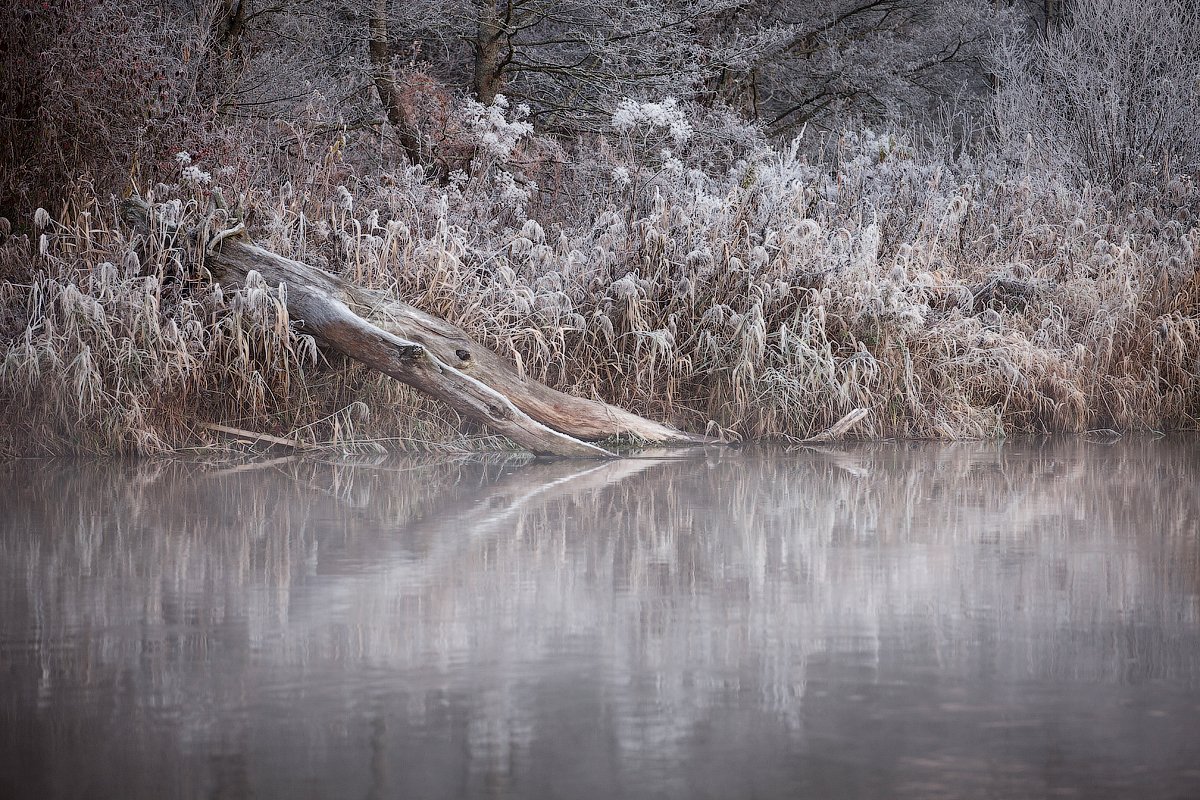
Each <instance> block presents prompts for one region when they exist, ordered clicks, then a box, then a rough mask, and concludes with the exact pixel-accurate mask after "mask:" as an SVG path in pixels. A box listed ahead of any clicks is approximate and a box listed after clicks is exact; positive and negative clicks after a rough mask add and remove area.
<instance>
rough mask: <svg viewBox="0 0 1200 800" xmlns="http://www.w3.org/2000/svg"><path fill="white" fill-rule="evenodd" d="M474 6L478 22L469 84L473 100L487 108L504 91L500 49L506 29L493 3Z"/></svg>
mask: <svg viewBox="0 0 1200 800" xmlns="http://www.w3.org/2000/svg"><path fill="white" fill-rule="evenodd" d="M476 6H477V7H478V9H479V22H478V24H477V27H476V29H475V70H474V75H473V76H472V81H471V84H472V88H473V89H474V90H475V99H476V100H478V101H479V102H481V103H483V104H484V105H485V106H490V105H491V104H492V101H493V100H495V99H496V95H498V94H500V92H501V90H502V89H503V88H504V73H503V70H502V69H501V63H500V60H501V52H500V48H501V45H502V44H503V38H504V32H505V26H504V24H503V23H502V22H501V21H500V16H499V14H498V13H497V10H496V3H495V1H494V0H480V1H479V2H477V3H476Z"/></svg>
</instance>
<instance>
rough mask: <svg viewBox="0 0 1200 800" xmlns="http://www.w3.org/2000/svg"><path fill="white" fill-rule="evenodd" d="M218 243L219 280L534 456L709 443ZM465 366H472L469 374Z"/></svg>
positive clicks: (259, 251) (132, 206)
mask: <svg viewBox="0 0 1200 800" xmlns="http://www.w3.org/2000/svg"><path fill="white" fill-rule="evenodd" d="M125 212H126V216H127V218H128V219H129V220H130V221H131V222H133V223H134V224H135V225H137V226H139V227H141V228H143V229H148V228H151V227H152V226H151V225H150V224H149V217H150V208H149V206H148V205H147V204H146V203H145V202H144V201H142V200H140V199H139V198H134V199H131V200H129V201H127V202H126V204H125ZM189 233H190V234H191V235H196V232H189ZM216 245H217V246H216V247H213V248H212V249H210V250H209V251H208V254H207V256H206V261H205V263H206V265H207V267H208V269H209V271H210V272H212V274H213V277H215V278H216V279H217V280H220V281H227V282H242V281H244V280H245V279H246V276H247V275H248V274H249V273H250V272H257V273H258V274H260V275H261V276H262V277H263V278H264V279H266V280H267V282H268V283H271V284H276V285H277V284H280V283H282V284H285V285H286V287H287V290H286V298H287V307H288V313H289V314H290V315H291V316H292V317H293V318H295V319H297V320H299V321H300V322H301V323H302V325H303V327H304V330H305V331H306V332H308V333H310V334H312V335H313V336H314V337H315V338H317V339H319V340H320V341H321V342H323V343H324V344H326V345H327V346H329V347H331V348H333V349H334V350H337V351H338V352H340V353H342V354H344V355H346V356H349V357H350V358H353V359H354V360H356V361H359V362H361V363H363V364H366V365H367V366H369V367H371V368H373V369H376V370H379V371H380V372H383V373H385V374H387V375H390V376H391V377H393V378H396V379H397V380H399V381H401V382H402V383H405V384H407V385H409V386H412V387H413V388H415V389H417V390H419V391H422V392H424V393H426V394H428V395H430V396H432V397H435V398H437V399H438V400H441V401H442V402H444V403H446V404H447V405H448V406H450V407H451V408H453V409H455V410H456V411H458V412H459V413H460V414H462V415H463V416H464V417H466V418H467V419H470V420H473V421H476V422H481V423H483V424H485V425H487V426H488V427H489V428H491V429H492V430H494V431H496V432H497V433H501V434H503V435H505V436H507V437H509V438H510V439H512V440H513V441H514V442H516V443H517V444H518V445H520V446H521V447H525V448H527V449H529V450H531V451H533V452H534V453H538V454H542V455H557V456H574V457H591V458H596V457H611V456H612V453H609V452H608V451H607V450H604V449H603V448H600V447H597V446H596V445H593V444H589V443H587V442H584V441H581V440H580V439H581V438H595V439H599V438H604V437H607V436H612V435H617V434H632V435H635V436H639V437H641V438H643V439H647V440H649V441H654V442H663V443H694V442H699V441H704V440H705V438H704V437H697V436H693V435H690V434H685V433H682V432H680V431H677V430H675V429H673V428H670V427H668V426H665V425H661V424H659V423H655V422H651V421H650V420H646V419H643V418H641V417H638V416H636V415H633V414H630V413H629V412H627V411H624V410H622V409H618V408H615V407H613V406H608V405H606V404H604V403H597V402H594V401H588V400H582V399H579V398H573V397H571V396H570V395H566V394H563V393H561V392H556V391H554V390H553V389H550V388H549V387H547V386H544V385H543V384H540V383H537V382H536V381H532V380H529V379H522V378H521V377H519V376H518V375H517V374H516V372H515V371H514V370H513V369H512V368H511V367H509V366H508V365H507V364H505V363H504V361H503V360H502V359H500V358H499V357H498V356H496V355H495V354H494V353H491V352H490V351H488V350H487V349H486V348H484V347H482V346H481V345H479V344H477V343H476V342H474V341H472V340H471V339H469V338H468V337H467V336H466V335H465V334H464V333H463V332H462V331H461V330H459V329H458V328H456V327H455V326H453V325H450V324H449V323H447V322H445V321H443V320H439V319H437V318H436V317H432V316H430V315H428V314H424V313H423V312H420V311H418V310H417V309H415V308H412V307H411V306H406V305H404V304H402V303H397V302H395V301H390V300H387V299H386V298H385V297H384V296H383V295H381V294H379V293H375V292H370V291H368V290H366V289H363V288H361V287H357V286H354V285H353V284H350V283H349V282H347V281H345V280H342V279H341V278H339V277H337V276H335V275H332V274H330V273H328V272H326V271H324V270H322V269H319V268H317V267H312V266H309V265H307V264H303V263H301V262H298V261H293V260H291V259H288V258H284V257H283V256H280V255H278V254H276V253H272V252H270V251H269V250H266V249H264V248H261V247H258V246H256V245H253V244H250V243H249V242H247V241H245V240H243V239H241V238H234V237H228V236H226V237H223V238H221V239H219V240H218V241H217V242H216ZM351 305H353V306H354V307H355V308H356V309H359V310H361V311H363V312H364V313H366V312H374V313H375V314H376V315H377V316H382V317H383V318H384V319H386V320H387V326H388V329H384V328H383V327H381V326H379V325H376V324H374V323H372V322H370V321H368V320H367V319H365V318H364V317H363V316H360V315H359V314H358V313H356V312H355V311H354V310H352V309H351V307H350V306H351ZM400 334H403V335H400ZM460 366H465V367H467V368H468V369H469V370H470V373H471V374H468V372H467V371H465V370H463V369H460V368H459V367H460ZM522 406H524V408H525V409H529V410H528V411H527V410H524V409H523V408H522ZM589 415H594V416H595V417H596V419H592V418H591V416H589Z"/></svg>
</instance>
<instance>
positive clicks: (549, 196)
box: [0, 0, 1200, 452]
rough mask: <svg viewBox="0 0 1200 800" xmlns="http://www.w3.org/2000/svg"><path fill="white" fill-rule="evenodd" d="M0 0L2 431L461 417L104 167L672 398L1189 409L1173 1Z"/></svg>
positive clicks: (755, 415)
mask: <svg viewBox="0 0 1200 800" xmlns="http://www.w3.org/2000/svg"><path fill="white" fill-rule="evenodd" d="M9 5H10V9H9V11H10V12H11V13H8V14H7V16H8V17H10V18H11V19H12V20H13V22H12V24H10V25H7V26H4V27H3V28H2V29H0V47H2V48H3V49H2V51H0V52H2V58H3V69H0V216H3V217H4V220H3V221H0V236H2V237H3V241H2V242H0V281H2V283H0V309H2V310H0V405H2V406H3V407H4V412H5V419H6V420H7V423H6V427H5V429H4V433H3V435H2V436H3V442H0V448H2V449H6V450H8V451H18V450H19V451H26V450H35V451H36V450H41V451H62V450H73V449H80V448H82V449H87V450H95V451H104V452H109V451H113V450H138V451H150V450H156V449H161V448H164V447H179V446H184V445H187V444H193V443H195V442H197V441H198V440H201V439H202V438H203V434H202V433H201V432H200V431H199V429H198V427H197V422H199V421H220V422H229V423H233V424H236V425H238V426H243V427H251V428H255V429H259V430H269V431H272V432H284V433H288V434H291V435H295V436H300V437H303V438H307V439H310V440H312V441H319V442H339V443H343V444H345V443H347V442H358V443H359V444H360V445H361V444H362V443H363V442H365V441H376V442H379V441H384V440H390V441H392V442H395V443H406V442H408V443H411V442H415V441H420V442H425V443H438V444H439V445H440V446H445V445H446V443H447V442H450V441H454V442H457V443H458V444H460V445H462V446H466V444H467V443H466V441H465V440H463V439H462V438H461V437H462V434H463V433H467V434H471V433H472V432H471V431H470V430H469V429H468V428H466V427H464V426H463V425H461V424H460V423H459V421H458V420H456V419H455V418H453V415H450V414H448V413H447V412H445V411H443V410H441V409H438V408H436V407H434V406H433V405H431V404H428V403H426V402H425V401H422V400H419V399H418V398H416V397H415V396H413V395H411V394H410V393H409V392H407V391H406V390H402V389H399V388H397V387H396V386H395V385H392V384H390V383H388V382H386V381H385V380H381V379H378V378H376V377H373V376H370V375H367V374H365V373H363V372H360V371H358V370H356V369H354V368H352V367H350V366H348V365H346V364H344V363H341V362H338V361H337V360H336V359H333V358H332V357H330V356H327V354H325V353H323V352H322V351H321V350H320V348H319V347H317V346H316V343H314V342H313V341H312V340H311V339H309V338H307V337H306V336H305V335H304V334H303V333H302V330H301V329H300V328H299V327H298V326H297V325H296V324H295V321H293V320H289V319H288V317H287V314H286V309H285V307H284V305H283V302H282V297H283V292H284V291H285V290H281V289H279V288H278V287H273V286H267V285H264V284H261V283H255V282H254V281H251V282H249V283H248V284H247V285H245V286H241V287H221V286H217V285H215V284H213V282H212V281H211V278H210V277H209V276H208V275H207V274H206V272H205V271H204V269H203V258H202V254H201V253H200V252H198V251H197V250H196V248H195V247H194V246H193V245H191V244H189V243H185V242H181V241H173V240H163V239H152V240H151V241H147V240H146V239H145V238H144V237H137V236H134V235H133V234H132V232H130V231H129V230H127V229H125V228H123V227H122V225H121V224H120V223H119V221H118V218H117V215H116V213H115V211H114V202H113V198H114V196H120V195H123V194H127V193H128V192H130V191H137V192H139V193H142V194H144V195H151V196H152V197H153V199H154V200H155V201H157V202H158V203H160V204H162V206H161V209H162V213H163V214H164V215H165V216H166V217H168V218H171V219H174V220H176V221H180V222H191V223H194V224H196V225H197V226H200V227H204V226H208V227H209V228H211V229H214V230H215V229H218V228H220V227H222V226H224V225H226V224H231V223H228V221H227V219H226V217H225V211H223V210H222V209H220V208H218V207H217V206H215V205H214V204H213V201H212V194H213V190H215V189H220V190H221V192H222V193H223V194H224V196H225V197H227V198H230V199H231V200H232V199H237V200H238V201H239V202H237V203H235V205H238V206H239V207H240V209H239V211H238V212H237V213H239V214H240V215H241V218H242V219H243V220H244V221H245V222H246V223H247V224H248V226H249V229H250V232H251V234H252V235H253V236H254V237H255V238H257V239H259V240H261V241H262V242H263V243H264V244H266V245H267V246H269V247H271V248H274V249H276V250H278V251H279V252H281V253H283V254H285V255H288V256H290V257H292V258H297V259H301V260H306V261H309V262H311V263H314V264H316V265H319V266H323V267H325V268H328V269H332V270H334V271H341V272H343V273H345V274H347V275H348V276H350V277H352V278H353V279H354V280H356V281H361V282H363V283H366V284H369V285H372V286H375V287H377V288H381V289H385V290H388V291H391V292H394V293H395V294H396V295H397V296H398V297H399V298H401V299H404V300H405V301H407V302H411V303H413V304H415V305H418V306H420V307H422V308H424V309H426V310H428V311H431V312H434V313H437V314H441V315H444V316H446V317H447V318H449V319H451V320H452V321H455V322H456V323H458V324H459V325H461V326H463V327H464V328H466V329H468V330H469V331H470V332H472V333H473V334H474V335H476V336H477V337H478V338H479V339H481V340H482V341H485V342H486V343H488V344H489V345H490V346H492V347H493V348H494V349H496V350H497V351H498V352H500V353H502V354H503V355H505V356H507V357H509V358H510V359H512V360H513V361H514V362H516V363H517V364H518V365H519V366H520V368H521V369H523V370H526V371H527V372H528V373H529V374H532V375H535V376H537V377H539V378H541V379H544V380H547V381H548V382H550V383H552V384H554V385H556V386H558V387H560V388H563V389H566V390H569V391H572V392H576V393H580V394H583V395H586V396H598V397H603V398H604V399H606V400H609V401H613V402H617V403H621V404H624V405H627V406H629V407H630V408H632V409H633V410H635V411H638V412H640V413H645V414H648V415H652V416H657V417H660V418H663V419H665V420H669V421H672V422H674V423H675V424H677V425H680V426H683V427H688V428H691V429H695V430H705V429H707V430H709V431H710V432H722V433H725V434H726V435H730V436H742V437H758V436H777V437H802V436H805V435H808V434H809V433H812V432H813V431H816V430H820V429H822V428H824V427H826V426H827V425H829V424H830V423H831V422H832V421H834V420H837V419H839V418H840V417H842V416H843V415H845V414H846V413H848V412H850V411H853V410H854V409H865V410H867V411H868V412H870V413H869V415H868V416H867V417H866V419H865V420H864V422H863V423H861V424H860V426H859V427H858V428H856V429H855V430H856V432H857V433H860V434H864V435H872V436H887V435H905V436H940V437H977V436H995V435H1003V434H1004V433H1006V432H1013V431H1022V430H1087V429H1094V428H1107V427H1115V428H1128V427H1145V426H1174V425H1188V424H1192V422H1193V420H1194V415H1195V414H1196V411H1197V382H1196V381H1197V377H1196V376H1197V371H1198V369H1197V359H1198V358H1200V340H1198V339H1197V333H1198V329H1200V306H1198V305H1197V304H1198V303H1200V279H1198V278H1197V261H1196V255H1195V250H1196V246H1197V244H1198V243H1200V234H1198V233H1197V232H1196V229H1195V221H1194V216H1195V214H1196V213H1197V211H1198V209H1197V198H1198V196H1200V193H1198V191H1197V189H1196V187H1195V181H1196V179H1197V177H1198V173H1200V137H1198V136H1197V134H1196V130H1197V129H1196V126H1195V125H1194V120H1195V118H1196V115H1197V111H1198V106H1200V83H1198V82H1197V79H1196V77H1195V76H1196V75H1197V74H1200V30H1198V29H1197V23H1196V21H1195V18H1194V15H1192V14H1191V13H1190V10H1189V6H1188V4H1187V3H1186V2H1184V1H1183V0H1145V1H1144V2H1133V0H1073V1H1068V2H1064V3H1059V2H1054V3H1050V2H1045V3H1037V4H1032V5H1021V4H1018V5H1013V6H1005V7H1003V8H998V7H997V5H996V4H994V3H991V2H983V0H820V2H815V3H814V2H804V3H801V2H787V0H783V1H781V2H763V1H762V0H753V1H751V2H740V1H739V0H631V2H622V3H609V4H599V3H582V2H579V3H576V2H547V1H546V0H513V2H492V1H489V2H454V3H440V2H439V3H434V2H424V0H422V1H421V2H412V3H400V2H390V1H389V0H343V1H342V2H335V1H334V0H295V1H294V2H288V3H278V2H266V0H262V1H261V2H259V1H258V0H160V1H159V2H150V3H143V4H140V5H129V4H119V3H116V2H112V1H111V0H106V1H104V2H84V1H83V0H55V1H53V2H45V3H43V2H34V1H33V0H9ZM472 446H474V445H472Z"/></svg>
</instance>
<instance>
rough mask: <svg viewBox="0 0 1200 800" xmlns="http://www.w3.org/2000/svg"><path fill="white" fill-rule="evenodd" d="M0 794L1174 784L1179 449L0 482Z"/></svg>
mask: <svg viewBox="0 0 1200 800" xmlns="http://www.w3.org/2000/svg"><path fill="white" fill-rule="evenodd" d="M0 797H4V798H10V799H13V800H17V799H23V798H93V797H95V798H122V799H125V800H137V799H138V798H248V797H259V798H267V797H280V798H307V797H318V798H384V797H388V798H398V797H405V798H410V797H411V798H459V797H461V798H475V797H480V798H483V797H512V798H571V799H572V800H576V799H577V800H587V799H588V798H750V797H755V798H804V797H811V798H922V799H925V798H933V799H937V798H1005V799H1010V798H1042V797H1079V798H1109V797H1111V798H1126V797H1138V798H1142V799H1143V800H1144V799H1145V798H1196V797H1200V440H1197V439H1196V438H1195V437H1184V436H1180V437H1169V438H1163V439H1157V440H1153V439H1149V438H1133V439H1127V440H1122V441H1117V442H1094V441H1084V440H1078V439H1055V440H1028V441H1024V440H1022V441H1011V442H1003V443H994V442H993V443H962V444H930V443H888V444H878V445H853V446H849V445H848V446H837V447H833V446H829V447H821V448H815V449H814V448H810V449H801V450H796V451H793V452H788V451H785V450H782V449H754V448H750V449H746V450H724V451H722V450H698V451H681V452H677V453H647V454H643V455H641V456H639V457H636V458H630V459H625V460H621V461H617V462H613V463H603V464H598V463H589V462H566V461H558V462H538V461H532V462H531V461H527V460H524V459H520V458H515V457H514V458H500V457H496V458H491V459H453V458H441V457H427V458H423V459H408V458H390V459H376V460H364V459H350V460H344V459H332V460H328V459H276V460H273V461H271V462H266V463H262V462H250V463H245V464H237V465H233V464H213V463H204V462H196V461H180V460H163V461H142V462H117V463H100V464H81V463H75V462H13V463H9V464H3V465H0Z"/></svg>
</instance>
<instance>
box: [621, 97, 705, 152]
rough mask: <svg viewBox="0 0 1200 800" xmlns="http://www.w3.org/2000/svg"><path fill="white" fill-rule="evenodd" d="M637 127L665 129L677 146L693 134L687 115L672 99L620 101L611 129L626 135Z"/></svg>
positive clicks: (626, 99) (628, 99) (627, 99)
mask: <svg viewBox="0 0 1200 800" xmlns="http://www.w3.org/2000/svg"><path fill="white" fill-rule="evenodd" d="M639 125H645V126H646V127H647V128H648V129H654V128H664V129H666V130H667V131H668V132H669V133H670V135H671V138H672V139H674V140H675V143H676V144H677V145H682V144H684V143H685V142H687V140H688V139H690V138H691V137H692V133H693V130H692V125H691V123H690V122H688V119H687V115H685V114H684V113H683V109H681V108H680V107H679V102H678V101H677V100H676V99H675V98H674V97H668V98H667V99H665V100H663V101H662V102H661V103H639V102H638V101H637V100H632V99H630V98H625V99H624V100H622V101H621V103H620V105H618V106H617V111H616V113H614V114H613V118H612V126H613V129H614V130H615V131H617V132H618V133H623V134H628V133H630V132H631V131H633V129H634V128H636V127H637V126H639Z"/></svg>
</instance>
